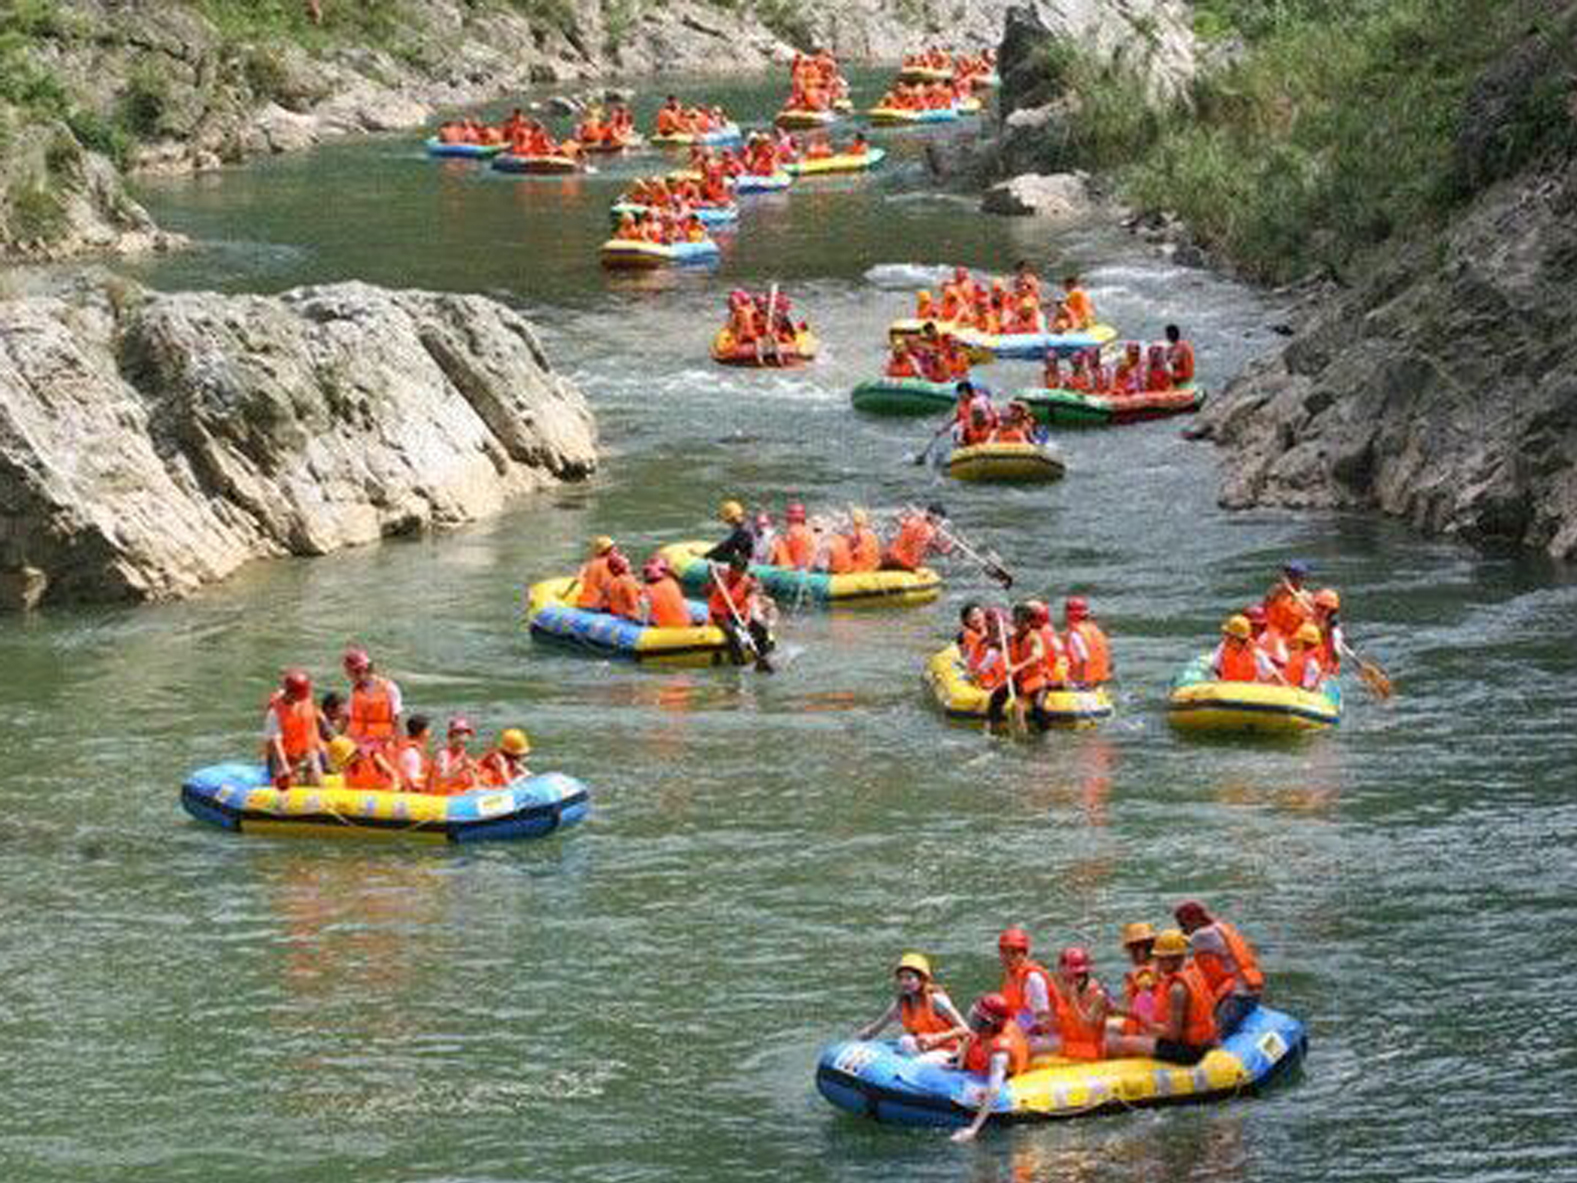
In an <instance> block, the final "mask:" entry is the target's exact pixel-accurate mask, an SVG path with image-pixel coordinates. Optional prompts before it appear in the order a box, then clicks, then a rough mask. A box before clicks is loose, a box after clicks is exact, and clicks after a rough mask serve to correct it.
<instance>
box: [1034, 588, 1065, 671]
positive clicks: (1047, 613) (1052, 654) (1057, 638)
mask: <svg viewBox="0 0 1577 1183" xmlns="http://www.w3.org/2000/svg"><path fill="white" fill-rule="evenodd" d="M1027 606H1028V608H1029V610H1030V618H1031V620H1032V621H1033V623H1034V625H1035V631H1036V632H1038V633H1040V641H1041V645H1042V646H1043V647H1044V649H1045V652H1046V656H1045V674H1046V686H1047V689H1061V688H1065V687H1066V686H1067V685H1068V647H1067V646H1066V645H1064V644H1063V643H1062V634H1061V633H1059V632H1058V631H1057V629H1056V626H1055V625H1053V624H1052V623H1051V609H1050V608H1048V607H1047V606H1046V603H1045V601H1044V600H1029V601H1027Z"/></svg>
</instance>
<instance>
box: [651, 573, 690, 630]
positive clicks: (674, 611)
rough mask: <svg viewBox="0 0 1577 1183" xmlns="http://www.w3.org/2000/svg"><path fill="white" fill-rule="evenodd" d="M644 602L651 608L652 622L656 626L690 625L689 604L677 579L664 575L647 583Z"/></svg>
mask: <svg viewBox="0 0 1577 1183" xmlns="http://www.w3.org/2000/svg"><path fill="white" fill-rule="evenodd" d="M646 603H647V606H648V607H649V608H650V609H651V614H652V624H653V625H654V626H656V627H657V628H689V627H690V605H689V604H687V603H685V598H684V589H683V588H681V587H680V586H679V581H678V580H676V579H674V578H672V577H665V578H662V579H659V580H658V581H657V582H656V583H648V584H647V585H646Z"/></svg>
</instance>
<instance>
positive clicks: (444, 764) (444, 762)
mask: <svg viewBox="0 0 1577 1183" xmlns="http://www.w3.org/2000/svg"><path fill="white" fill-rule="evenodd" d="M475 735H476V728H474V727H472V726H471V721H470V720H469V719H467V718H466V717H465V716H464V715H456V716H455V717H454V718H453V719H450V720H449V731H448V742H446V743H445V744H444V746H443V747H441V748H439V749H438V752H437V754H436V755H434V756H433V772H432V787H431V789H430V791H431V792H434V793H437V794H439V795H440V796H445V797H452V796H455V795H457V794H459V793H469V792H470V791H471V790H472V789H474V788H477V787H478V786H479V785H480V784H481V783H482V774H481V769H480V768H479V767H478V766H477V762H476V758H475V757H474V756H472V755H471V753H470V752H469V751H467V750H466V743H467V742H468V741H469V740H471V739H472V738H474V737H475Z"/></svg>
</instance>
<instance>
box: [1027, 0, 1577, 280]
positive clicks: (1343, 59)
mask: <svg viewBox="0 0 1577 1183" xmlns="http://www.w3.org/2000/svg"><path fill="white" fill-rule="evenodd" d="M1520 8H1522V6H1520V5H1517V4H1508V5H1491V6H1486V5H1484V4H1482V3H1479V2H1478V0H1200V2H1199V3H1198V4H1196V6H1195V11H1196V17H1197V19H1198V21H1199V22H1200V23H1201V24H1202V25H1203V27H1204V29H1205V30H1206V31H1208V32H1209V33H1210V34H1211V35H1216V36H1241V37H1242V38H1243V39H1244V41H1245V43H1246V45H1247V52H1246V53H1245V54H1244V56H1243V57H1242V59H1241V60H1240V61H1239V62H1238V63H1237V64H1235V65H1232V66H1229V67H1227V68H1226V69H1224V70H1222V71H1219V72H1217V73H1215V74H1213V75H1211V76H1209V77H1207V78H1206V79H1204V80H1202V81H1201V82H1200V83H1198V84H1197V85H1196V87H1195V90H1194V94H1193V96H1192V98H1193V106H1192V110H1184V109H1182V108H1178V109H1175V110H1171V111H1166V112H1161V113H1153V112H1151V111H1149V110H1148V109H1147V108H1146V107H1145V105H1144V103H1143V102H1142V95H1141V90H1140V85H1139V82H1138V80H1137V78H1135V77H1133V76H1131V75H1128V74H1125V73H1124V72H1123V71H1122V70H1120V69H1112V68H1101V67H1098V66H1096V65H1093V64H1092V63H1091V62H1090V61H1089V59H1087V58H1085V57H1083V56H1080V55H1078V54H1076V53H1070V52H1068V51H1067V50H1065V49H1058V50H1051V51H1048V60H1047V66H1046V70H1047V76H1048V79H1055V80H1056V82H1057V83H1058V85H1059V87H1060V88H1065V89H1066V90H1067V91H1069V92H1070V93H1071V94H1073V95H1074V96H1076V98H1077V100H1078V108H1079V109H1078V111H1077V113H1076V114H1075V115H1073V116H1072V117H1071V118H1070V119H1069V120H1068V121H1067V122H1066V125H1065V126H1062V127H1060V128H1059V130H1058V132H1057V133H1056V135H1057V136H1058V137H1060V138H1058V139H1057V140H1055V141H1054V142H1050V143H1048V145H1047V150H1048V153H1049V154H1050V155H1052V156H1054V157H1055V158H1056V163H1057V164H1058V165H1059V166H1069V165H1078V166H1081V167H1087V168H1093V169H1098V170H1105V171H1108V172H1111V173H1113V174H1114V175H1115V176H1116V178H1117V180H1118V183H1119V187H1120V188H1121V189H1122V191H1123V192H1124V194H1125V196H1126V197H1128V198H1129V199H1130V200H1131V201H1133V202H1134V203H1135V204H1137V205H1139V206H1140V207H1141V208H1144V209H1149V210H1166V211H1170V212H1173V213H1175V214H1177V215H1179V216H1180V217H1182V218H1183V219H1184V220H1185V221H1186V222H1187V223H1188V225H1189V227H1190V229H1191V231H1192V233H1193V234H1194V237H1195V238H1196V240H1197V241H1199V243H1200V244H1201V245H1202V246H1205V247H1206V248H1209V249H1213V250H1218V251H1220V252H1221V253H1222V254H1224V255H1225V256H1227V257H1228V258H1230V259H1232V260H1233V261H1234V262H1236V263H1237V264H1238V265H1239V266H1241V267H1242V268H1243V269H1244V270H1245V271H1246V272H1247V273H1249V274H1251V275H1253V276H1255V277H1257V278H1260V279H1264V280H1269V281H1284V280H1288V279H1292V278H1295V277H1298V276H1302V275H1305V274H1308V273H1310V272H1311V271H1315V270H1321V269H1325V270H1330V271H1334V272H1337V273H1340V272H1341V271H1343V270H1345V269H1346V268H1347V267H1349V266H1350V265H1351V264H1352V263H1353V261H1354V260H1355V259H1356V258H1357V257H1359V256H1361V255H1362V254H1363V253H1364V252H1366V251H1367V250H1369V249H1370V248H1372V247H1374V246H1375V245H1377V244H1379V243H1381V242H1384V241H1385V240H1387V239H1388V238H1390V237H1391V236H1392V235H1393V234H1396V233H1398V232H1401V231H1407V232H1412V231H1414V230H1419V229H1426V228H1428V227H1430V226H1435V225H1438V224H1439V223H1440V221H1441V220H1442V219H1443V217H1444V216H1445V215H1446V214H1447V213H1449V212H1450V210H1451V209H1452V208H1454V207H1455V206H1456V205H1457V204H1459V203H1460V202H1461V201H1462V200H1463V199H1464V198H1466V197H1468V196H1470V195H1471V193H1470V192H1469V189H1470V186H1468V185H1466V184H1464V180H1463V176H1462V173H1461V170H1460V169H1459V168H1458V167H1457V162H1456V159H1455V150H1456V144H1457V139H1458V134H1459V131H1460V130H1461V127H1462V123H1463V115H1464V110H1465V100H1466V98H1467V95H1468V93H1469V90H1470V89H1471V87H1472V85H1473V83H1474V81H1475V79H1476V78H1477V77H1478V76H1479V74H1480V73H1481V72H1482V71H1483V70H1484V69H1485V67H1486V66H1487V65H1488V64H1489V63H1490V62H1491V61H1493V60H1495V59H1496V58H1497V57H1499V56H1501V55H1502V54H1504V53H1505V52H1507V50H1508V49H1509V48H1510V47H1511V46H1513V45H1515V44H1516V43H1517V41H1518V40H1519V39H1520V38H1521V37H1522V36H1523V35H1524V33H1525V32H1526V31H1527V28H1528V18H1527V15H1526V11H1525V10H1523V11H1519V9H1520ZM1551 32H1552V38H1555V39H1558V38H1561V37H1564V39H1565V40H1564V43H1565V44H1566V45H1570V43H1571V38H1572V29H1571V28H1570V27H1569V23H1568V26H1567V27H1564V28H1561V29H1558V30H1552V31H1551ZM1567 101H1568V96H1567V92H1566V89H1565V87H1564V86H1563V85H1562V84H1561V83H1559V82H1558V81H1557V80H1555V79H1553V78H1552V79H1549V80H1547V84H1546V83H1541V84H1540V85H1539V86H1537V87H1535V88H1534V89H1533V92H1532V94H1531V95H1529V96H1528V97H1527V98H1526V99H1525V100H1524V101H1522V103H1521V104H1520V107H1519V109H1518V110H1516V111H1514V112H1512V117H1511V118H1510V119H1509V121H1508V122H1507V123H1506V124H1505V125H1504V130H1503V132H1502V134H1499V135H1498V137H1497V138H1496V139H1495V140H1494V142H1493V144H1492V150H1493V153H1494V154H1495V156H1496V161H1495V171H1496V174H1497V175H1501V176H1504V175H1509V174H1510V173H1511V172H1512V171H1515V169H1516V168H1517V167H1520V166H1521V165H1522V164H1523V163H1525V162H1526V161H1527V160H1529V159H1531V158H1532V157H1534V156H1535V155H1537V154H1538V153H1539V152H1541V151H1544V150H1546V149H1547V148H1548V147H1549V146H1550V145H1551V144H1552V143H1553V142H1554V141H1556V140H1557V139H1559V138H1560V137H1566V138H1567V141H1568V142H1569V141H1570V139H1571V138H1572V136H1573V132H1572V120H1571V118H1570V117H1569V116H1567V115H1566V114H1565V112H1564V110H1563V108H1564V104H1565V103H1566V102H1567Z"/></svg>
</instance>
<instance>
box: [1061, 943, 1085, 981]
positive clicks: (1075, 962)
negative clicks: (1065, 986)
mask: <svg viewBox="0 0 1577 1183" xmlns="http://www.w3.org/2000/svg"><path fill="white" fill-rule="evenodd" d="M1057 966H1058V968H1060V969H1065V970H1067V971H1068V972H1069V973H1075V974H1087V973H1089V972H1090V953H1089V950H1088V949H1085V948H1084V947H1082V946H1080V945H1069V946H1068V947H1067V948H1066V949H1064V950H1063V951H1062V954H1061V956H1059V957H1058V958H1057Z"/></svg>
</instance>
